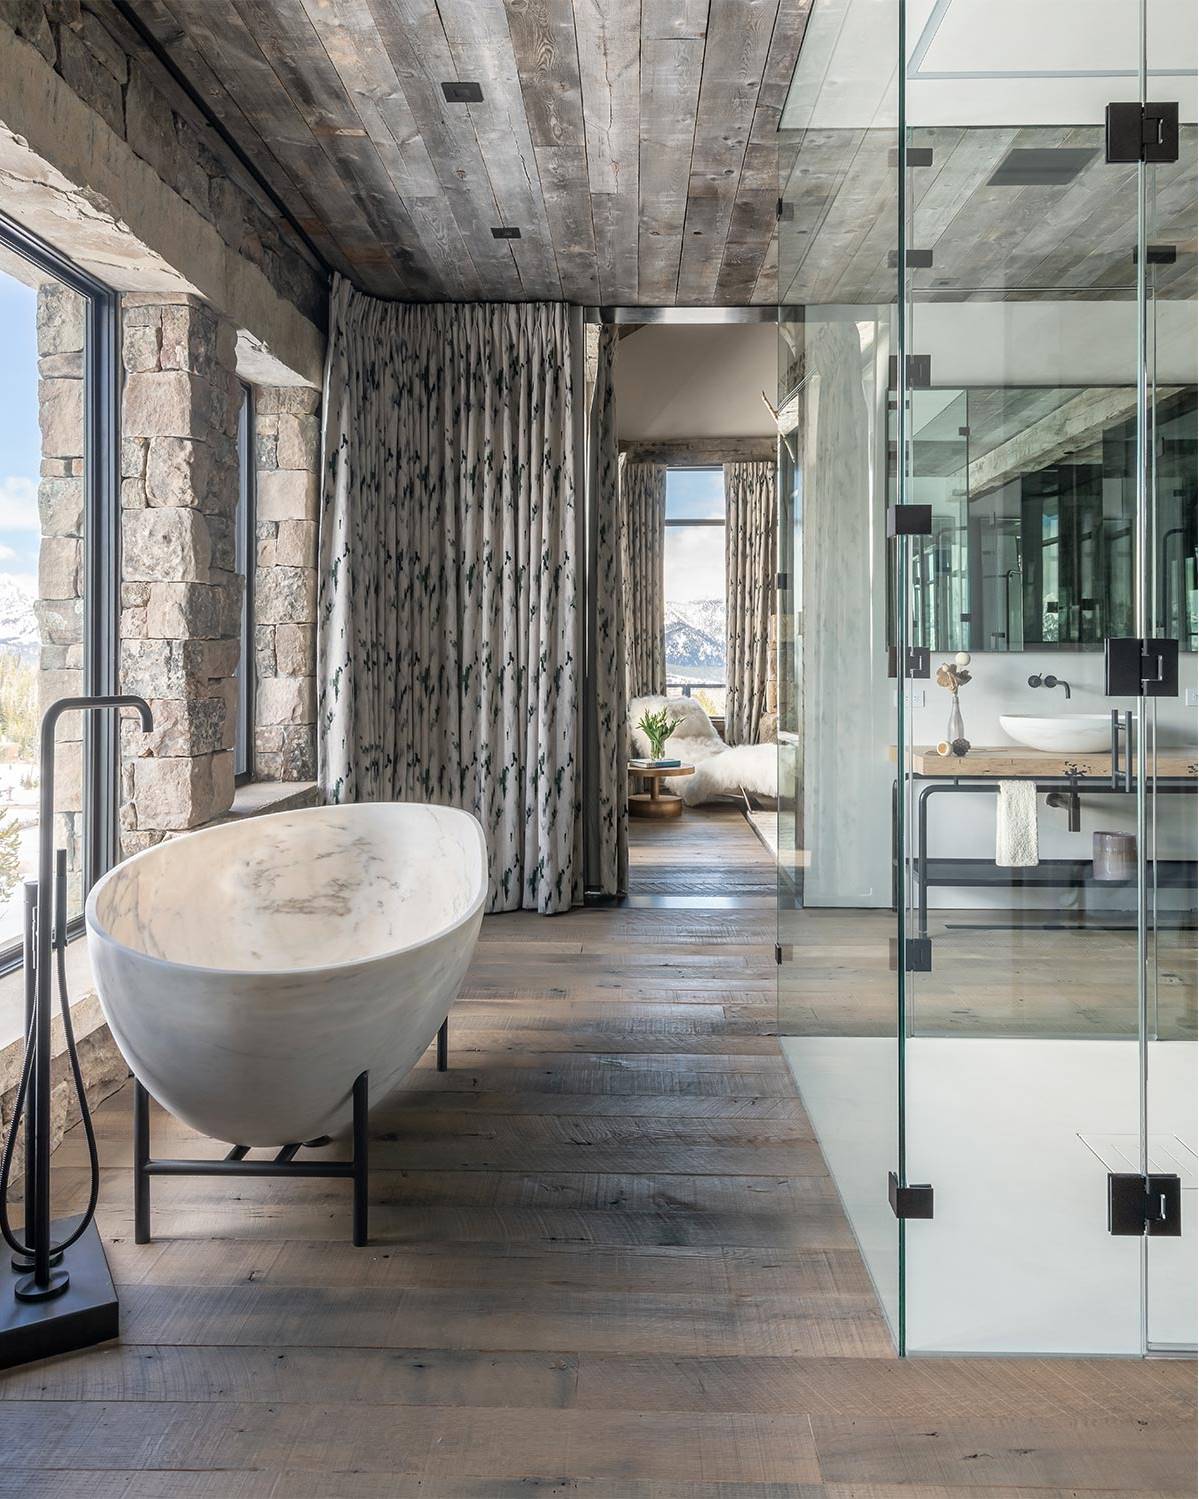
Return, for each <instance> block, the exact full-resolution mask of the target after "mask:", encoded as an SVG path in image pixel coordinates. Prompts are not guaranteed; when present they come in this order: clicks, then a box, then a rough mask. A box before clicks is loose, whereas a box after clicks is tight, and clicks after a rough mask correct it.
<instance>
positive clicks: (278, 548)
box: [254, 386, 320, 781]
mask: <svg viewBox="0 0 1199 1499" xmlns="http://www.w3.org/2000/svg"><path fill="white" fill-rule="evenodd" d="M319 404H320V395H319V393H318V392H317V391H315V390H308V389H305V388H303V387H300V386H274V387H270V388H260V389H259V390H257V391H256V392H255V400H254V406H255V419H254V433H255V446H256V455H255V465H256V469H257V531H258V538H257V546H258V557H257V569H256V571H255V574H254V656H255V664H256V671H257V688H256V694H255V703H254V722H255V730H254V773H255V776H256V777H257V778H258V779H259V780H264V781H311V780H313V779H314V778H315V776H316V691H315V684H316V676H315V673H316V560H317V557H316V527H317V506H318V495H319V478H320V420H319V417H318V416H317V409H318V407H319Z"/></svg>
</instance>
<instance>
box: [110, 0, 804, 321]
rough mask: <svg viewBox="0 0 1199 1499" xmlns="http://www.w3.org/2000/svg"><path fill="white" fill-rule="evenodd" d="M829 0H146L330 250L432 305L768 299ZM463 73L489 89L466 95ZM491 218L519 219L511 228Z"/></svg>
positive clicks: (167, 41) (371, 277) (164, 35)
mask: <svg viewBox="0 0 1199 1499" xmlns="http://www.w3.org/2000/svg"><path fill="white" fill-rule="evenodd" d="M810 6H811V0H229V3H226V4H222V5H219V6H214V5H199V4H196V3H194V0H141V3H139V4H138V7H137V8H138V12H139V14H140V15H141V16H142V18H143V20H144V21H145V22H146V24H147V25H149V26H150V27H151V29H152V30H153V31H154V33H155V35H156V36H157V37H158V39H159V41H160V42H162V43H163V44H164V45H165V46H166V47H167V49H168V50H169V51H170V53H171V55H172V56H173V58H174V59H175V61H176V63H177V64H178V65H179V66H180V67H181V68H183V69H184V70H185V71H186V72H187V74H188V76H189V77H190V78H191V79H192V81H193V83H194V84H195V85H196V87H197V88H199V89H200V90H201V91H202V92H203V94H204V95H205V97H206V98H207V99H208V101H209V102H210V104H211V106H212V108H213V110H214V111H215V113H216V114H217V115H218V116H219V117H220V119H221V120H222V122H223V123H224V124H225V125H226V127H227V128H228V129H229V130H230V132H231V133H232V134H233V135H234V137H235V138H236V139H237V140H238V142H239V144H240V145H241V146H242V147H243V148H244V149H245V150H246V151H247V152H248V153H249V154H250V155H252V157H253V158H254V160H255V162H256V163H257V165H258V166H259V168H260V170H262V171H263V173H264V175H266V176H267V177H268V178H269V180H270V181H271V184H272V186H273V187H274V188H275V189H276V191H277V192H278V193H279V194H280V196H281V197H282V198H283V200H284V201H285V202H286V203H287V204H288V206H289V207H290V208H292V209H293V210H294V212H295V214H296V217H297V218H298V219H299V221H300V222H301V223H302V224H303V225H304V227H305V229H306V230H307V231H308V232H309V233H310V234H311V236H312V238H313V240H314V241H315V242H316V243H317V244H318V245H319V247H320V249H321V252H322V253H323V254H324V255H325V256H326V258H327V259H328V261H329V263H330V264H331V265H333V266H335V267H336V268H338V269H339V270H341V271H343V272H345V273H346V274H348V275H350V276H352V277H353V279H354V280H355V281H356V282H357V283H358V284H359V285H361V286H363V287H365V288H366V289H367V290H370V291H373V292H377V293H380V294H383V295H387V296H394V297H407V298H415V299H430V300H438V299H443V298H449V299H456V300H457V299H462V300H476V299H526V298H546V299H555V300H556V299H565V300H567V301H570V302H574V303H581V304H596V303H605V304H617V305H626V304H627V305H632V304H639V305H648V306H665V305H672V304H676V303H677V304H681V305H696V306H703V305H713V304H714V305H722V306H724V305H737V304H742V303H746V302H767V303H769V302H773V301H774V300H775V296H776V269H775V267H776V255H775V248H774V236H775V212H774V209H775V202H776V198H777V196H778V155H777V145H776V129H777V125H778V119H779V114H780V111H781V109H782V106H783V102H784V99H785V96H786V92H787V88H788V85H789V83H790V79H791V73H792V70H793V68H794V65H795V59H796V56H797V53H798V50H799V45H800V41H801V40H802V36H803V31H804V27H805V25H806V22H807V15H808V11H809V9H810ZM452 80H468V81H473V82H477V83H479V84H480V85H481V86H482V90H483V100H482V102H481V103H473V104H448V103H447V102H446V101H445V98H444V97H443V93H442V88H441V85H442V83H443V82H446V81H452ZM493 227H510V228H518V229H519V230H520V232H521V237H520V238H519V239H496V238H494V237H493V235H492V229H493Z"/></svg>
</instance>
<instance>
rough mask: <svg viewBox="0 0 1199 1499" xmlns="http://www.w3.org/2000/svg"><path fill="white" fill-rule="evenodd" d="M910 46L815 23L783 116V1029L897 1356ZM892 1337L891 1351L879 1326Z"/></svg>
mask: <svg viewBox="0 0 1199 1499" xmlns="http://www.w3.org/2000/svg"><path fill="white" fill-rule="evenodd" d="M898 39H899V4H898V0H882V3H878V0H874V3H869V4H859V3H855V0H833V3H827V4H821V5H818V6H815V7H813V9H812V12H811V15H810V17H809V21H808V26H807V30H806V32H805V36H804V43H803V47H802V48H801V51H800V56H799V62H798V66H797V69H796V74H795V77H794V80H793V82H792V86H791V90H790V94H789V96H788V100H787V103H786V106H785V109H784V113H783V127H784V129H783V133H782V136H781V137H780V160H781V167H782V180H781V191H780V197H781V210H782V211H781V221H780V226H779V296H780V301H781V303H782V304H783V306H782V308H781V313H780V335H781V339H780V375H779V388H780V394H779V407H780V414H779V425H780V429H781V435H780V471H781V475H782V480H781V485H780V508H781V518H780V519H781V538H780V566H781V569H782V571H783V573H784V584H785V586H784V588H783V591H782V594H781V605H780V618H779V621H778V635H779V641H778V649H779V661H780V677H781V681H780V731H779V741H780V742H779V772H780V777H779V778H780V816H779V829H780V833H779V843H780V847H779V926H778V938H779V946H780V951H781V963H780V968H779V1030H780V1034H781V1036H782V1047H783V1051H784V1054H785V1055H786V1057H787V1060H788V1063H789V1064H790V1066H791V1068H792V1070H793V1072H794V1074H795V1077H796V1080H797V1083H798V1086H799V1090H800V1093H801V1095H802V1098H803V1102H804V1106H805V1108H806V1110H807V1112H808V1116H809V1118H810V1121H811V1124H812V1127H813V1129H814V1130H815V1133H816V1136H817V1138H818V1139H819V1142H820V1146H821V1149H822V1151H823V1154H824V1160H825V1162H826V1164H827V1167H828V1171H829V1176H830V1178H831V1180H830V1181H829V1182H827V1183H826V1184H824V1186H823V1190H822V1191H821V1193H820V1197H819V1203H820V1207H819V1211H818V1213H817V1214H816V1215H815V1216H814V1217H813V1219H812V1221H811V1223H810V1224H809V1225H808V1226H807V1228H806V1230H805V1231H806V1232H807V1234H808V1235H809V1237H808V1238H807V1239H806V1240H805V1243H810V1244H812V1245H813V1246H814V1247H815V1246H817V1245H818V1246H819V1247H820V1248H821V1249H824V1250H826V1251H827V1252H828V1253H829V1254H830V1255H833V1256H835V1257H836V1263H837V1265H838V1266H839V1267H840V1269H839V1273H841V1274H844V1275H846V1276H849V1277H851V1278H855V1279H856V1280H857V1281H858V1282H859V1283H861V1284H862V1285H863V1286H865V1285H866V1284H868V1282H866V1281H865V1280H864V1273H865V1274H868V1275H869V1277H870V1280H871V1281H872V1282H873V1285H874V1288H875V1290H876V1292H877V1294H878V1298H879V1301H880V1303H881V1306H882V1310H883V1312H884V1314H885V1318H886V1322H887V1324H888V1325H889V1327H890V1330H891V1334H892V1337H893V1338H894V1339H895V1340H896V1341H899V1340H900V1338H901V1320H902V1315H901V1305H900V1284H901V1278H900V1262H899V1255H900V1237H901V1228H900V1225H899V1224H898V1222H897V1220H896V1219H895V1217H894V1215H893V1214H892V1212H891V1208H890V1204H889V1202H888V1197H887V1173H888V1171H889V1170H891V1169H893V1168H894V1167H895V1165H896V1162H897V1159H898V1150H899V1145H898V1139H897V1122H898V1111H897V1078H898V1066H897V1046H896V1019H895V1004H896V1001H895V979H894V975H893V974H892V973H891V971H890V969H889V966H888V954H889V951H890V948H891V945H892V943H893V940H894V938H895V934H896V917H895V913H894V896H893V888H894V885H893V878H894V877H893V863H892V859H893V850H892V843H891V837H890V830H891V827H892V811H893V790H894V780H895V768H894V763H893V758H892V756H893V751H894V745H895V723H894V714H895V710H894V706H893V704H894V684H893V683H891V682H890V681H889V680H888V675H887V668H888V658H887V592H886V548H885V540H884V529H885V527H884V519H885V510H886V471H887V421H886V414H887V400H888V389H887V387H888V360H889V356H890V355H891V354H892V352H893V351H894V321H895V301H896V280H895V273H894V271H893V270H892V269H889V268H888V263H887V261H888V252H889V251H891V250H892V249H893V248H894V246H895V244H896V237H897V228H898V196H897V190H896V189H897V178H896V173H895V168H894V165H893V162H892V160H891V157H892V154H893V153H894V152H895V151H896V150H897V147H898V135H897V130H896V119H897V98H896V67H895V64H896V57H897V46H898ZM855 1244H856V1250H855ZM859 1252H860V1254H859ZM863 1267H864V1268H863ZM843 1283H844V1284H848V1283H849V1282H848V1281H847V1282H843ZM878 1336H879V1340H880V1344H881V1346H882V1347H883V1348H884V1349H885V1346H886V1335H885V1332H884V1331H883V1327H882V1324H881V1322H880V1323H879V1325H878Z"/></svg>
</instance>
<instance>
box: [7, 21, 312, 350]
mask: <svg viewBox="0 0 1199 1499" xmlns="http://www.w3.org/2000/svg"><path fill="white" fill-rule="evenodd" d="M0 16H2V17H3V19H4V20H5V21H6V22H7V23H8V25H9V26H11V27H12V29H13V30H14V31H15V32H16V33H17V34H18V35H19V36H22V37H24V38H25V39H26V40H27V41H29V42H31V43H32V44H33V46H34V47H36V48H37V49H38V51H39V52H40V53H41V54H42V56H43V57H44V58H45V59H46V60H47V62H49V63H50V64H51V66H52V67H53V68H54V69H55V71H56V72H57V73H58V74H59V76H60V77H61V78H62V79H63V81H64V82H65V83H66V84H67V86H68V87H69V88H70V89H72V90H73V91H74V93H76V94H77V95H78V96H79V98H80V99H82V100H83V101H84V102H85V103H86V104H87V105H88V106H89V107H90V108H91V109H92V110H94V111H95V113H96V114H97V115H98V116H99V117H100V119H101V120H103V121H104V123H105V124H106V125H107V126H108V127H109V128H110V129H111V130H113V131H114V133H115V134H116V135H117V136H119V137H120V138H121V139H122V140H124V141H126V142H127V144H128V145H129V147H130V148H131V149H132V150H133V151H134V152H135V153H136V154H137V155H138V156H139V157H141V159H142V160H143V161H145V162H146V163H147V164H148V165H149V166H150V167H152V168H153V170H154V171H155V172H156V173H157V174H158V176H159V177H160V178H161V179H162V180H163V181H164V182H165V183H167V185H168V186H169V187H171V188H172V189H173V190H174V191H175V192H177V193H178V194H179V195H180V197H182V198H183V199H184V200H185V202H187V203H188V204H190V205H191V207H192V208H194V209H195V210H196V211H197V212H198V213H200V214H202V215H203V216H204V217H205V218H206V219H208V221H209V222H210V223H212V224H213V225H215V227H216V229H217V231H218V232H219V233H220V235H221V237H222V239H223V240H224V241H225V243H226V244H227V245H229V246H230V248H231V249H233V250H235V251H236V252H237V253H238V254H239V255H241V256H242V257H243V258H244V259H246V260H248V261H250V262H251V263H252V264H254V265H256V266H258V267H259V268H260V269H261V270H262V271H263V272H264V273H265V274H266V276H267V277H268V278H269V280H270V282H271V284H272V285H273V286H275V287H276V288H277V289H278V290H279V291H280V292H281V293H282V294H283V295H284V296H286V297H287V298H288V299H289V300H290V301H291V302H293V303H294V304H295V306H297V307H298V308H299V309H300V311H301V312H303V313H304V314H305V315H306V316H307V317H309V318H311V319H312V321H313V322H315V323H316V324H317V325H318V326H323V324H324V321H325V301H326V295H327V290H326V286H325V282H324V277H323V275H322V274H321V273H320V272H319V271H318V270H316V269H315V268H314V267H313V266H312V265H311V264H310V263H309V262H308V260H306V259H305V257H304V256H303V254H302V253H301V252H300V251H299V250H298V249H296V248H295V246H294V243H293V241H292V240H291V238H290V233H289V231H288V230H287V229H286V228H285V227H282V226H281V225H280V223H279V221H278V218H277V216H275V215H274V213H273V210H268V208H267V207H265V206H264V205H263V204H262V203H261V202H260V201H259V199H258V196H257V193H258V189H257V188H256V187H255V186H254V185H253V184H251V183H250V181H249V179H248V178H245V177H244V176H243V174H242V173H241V172H240V170H239V169H238V168H237V167H236V164H235V163H233V162H232V161H229V160H220V159H218V157H217V156H216V155H215V154H214V152H213V150H212V149H210V146H209V144H208V141H209V139H211V137H210V136H208V135H207V134H206V133H205V131H204V128H203V124H202V122H201V120H200V119H199V117H198V116H197V115H195V114H194V112H193V111H192V109H191V106H190V104H189V103H188V101H187V100H186V99H185V98H184V96H183V95H182V94H180V93H178V92H177V91H174V90H172V92H171V95H170V97H168V96H167V94H165V93H164V92H162V89H163V88H169V87H170V85H169V83H168V82H167V81H166V79H165V77H164V76H162V75H160V74H159V72H158V70H157V68H156V66H154V65H153V64H147V62H145V61H144V60H143V58H142V57H140V56H138V55H136V52H137V48H136V47H135V46H134V44H133V41H132V33H130V32H129V31H128V29H127V27H126V25H125V23H124V22H123V21H122V20H121V18H120V16H119V14H118V13H117V12H116V11H114V10H113V9H112V8H111V7H109V6H107V5H105V4H103V3H97V4H88V3H86V0H0ZM131 48H132V52H131V50H130V49H131ZM160 85H161V87H160Z"/></svg>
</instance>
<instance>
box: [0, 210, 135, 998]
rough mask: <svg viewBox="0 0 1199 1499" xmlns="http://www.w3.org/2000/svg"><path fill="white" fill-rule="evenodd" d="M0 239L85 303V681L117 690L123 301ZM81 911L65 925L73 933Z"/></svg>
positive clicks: (110, 783) (115, 795)
mask: <svg viewBox="0 0 1199 1499" xmlns="http://www.w3.org/2000/svg"><path fill="white" fill-rule="evenodd" d="M0 246H3V247H4V248H5V249H7V250H10V251H12V252H13V253H14V254H16V255H18V256H20V257H21V258H22V259H24V260H27V261H29V262H30V264H32V265H33V266H35V267H36V268H37V269H38V270H40V271H43V272H44V273H45V274H46V275H47V276H51V277H53V278H54V279H55V280H57V281H59V282H61V283H62V284H63V285H64V286H68V287H70V289H71V290H72V291H74V292H76V293H78V294H79V295H80V296H81V297H83V299H84V304H85V319H84V326H85V338H84V430H83V441H84V466H83V484H84V526H83V565H84V584H83V611H84V612H83V619H84V627H83V690H84V692H85V693H86V694H89V695H90V694H98V693H112V692H115V691H116V690H117V683H118V680H119V676H120V661H119V651H120V593H121V566H120V558H121V530H120V524H121V508H120V488H121V454H120V448H121V440H120V430H121V428H120V400H121V373H120V371H121V365H120V305H119V299H118V295H117V293H116V292H115V291H114V290H113V289H112V288H111V287H110V286H106V285H105V284H104V283H103V282H102V281H99V280H97V279H96V277H95V276H92V275H90V274H89V273H88V272H87V271H84V270H83V269H81V267H79V266H77V265H76V264H75V263H74V262H73V261H72V260H69V259H68V258H67V257H66V256H65V255H63V254H62V253H61V252H59V251H58V250H56V249H54V248H53V246H51V245H48V244H46V242H45V241H44V240H42V239H40V238H39V237H38V236H37V235H35V234H31V233H30V232H29V230H27V229H25V228H24V227H23V226H22V225H20V224H18V223H17V222H16V221H15V220H13V219H10V218H8V217H7V216H6V215H4V214H0ZM83 735H84V738H83V755H84V766H85V772H84V774H85V780H86V784H85V787H84V849H83V897H84V900H85V901H86V899H87V894H88V891H89V890H90V889H91V887H92V886H93V885H94V884H95V883H96V881H97V880H98V879H99V878H100V876H101V875H103V874H105V873H106V872H107V871H108V870H109V869H111V868H112V867H113V865H114V864H115V863H116V862H117V859H118V842H117V808H118V804H119V801H120V789H119V784H118V782H119V775H120V730H119V726H118V723H117V720H116V716H115V715H114V714H107V713H106V714H104V715H103V717H102V718H101V719H100V720H99V721H97V719H96V716H95V715H94V714H88V715H87V717H86V718H85V720H84V725H83ZM83 926H84V923H83V915H82V913H80V914H79V915H77V916H75V917H74V918H73V919H72V920H71V922H70V923H69V925H68V927H67V938H68V940H69V941H73V940H74V939H75V938H76V937H78V936H79V935H80V934H81V933H82V931H83ZM21 962H22V952H21V942H20V939H17V940H15V941H14V942H11V943H9V944H7V945H5V946H4V947H0V975H3V974H6V973H11V972H13V971H14V970H15V969H17V968H19V967H20V966H21Z"/></svg>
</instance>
